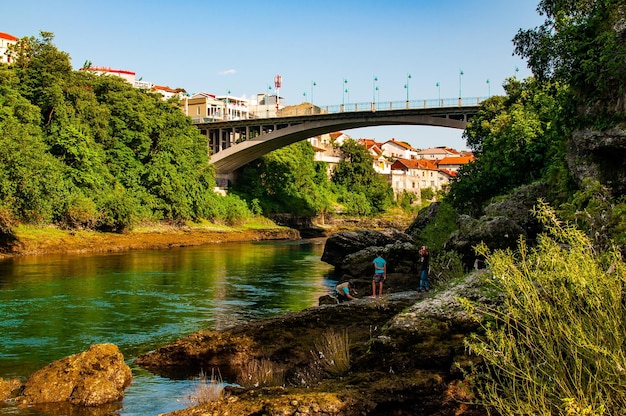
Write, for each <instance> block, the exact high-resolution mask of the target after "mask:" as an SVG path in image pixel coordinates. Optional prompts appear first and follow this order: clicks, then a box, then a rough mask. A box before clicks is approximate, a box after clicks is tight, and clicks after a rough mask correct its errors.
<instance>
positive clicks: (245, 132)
mask: <svg viewBox="0 0 626 416" xmlns="http://www.w3.org/2000/svg"><path fill="white" fill-rule="evenodd" d="M482 100H483V99H481V98H474V99H467V98H464V99H463V100H461V99H453V100H450V99H448V100H432V101H435V102H436V103H437V104H439V105H428V101H426V100H424V101H419V103H420V105H419V106H412V105H411V104H412V103H413V101H411V102H408V101H407V102H404V101H402V102H401V104H402V106H401V107H400V106H399V105H398V104H394V103H393V102H391V103H389V105H388V106H385V109H380V107H379V109H377V108H376V107H377V106H376V105H375V104H374V103H366V104H346V105H341V106H338V107H339V108H338V110H336V109H332V108H328V107H327V108H326V109H321V108H320V107H314V106H310V107H307V108H306V109H305V110H302V114H300V115H298V114H295V115H292V116H288V117H272V118H263V119H261V118H256V119H245V120H228V121H207V122H203V121H202V120H198V121H194V124H195V125H196V126H197V127H198V128H199V129H200V131H201V132H202V133H203V134H205V135H206V136H207V138H208V142H209V147H210V150H211V163H213V164H214V165H215V170H216V173H217V174H218V175H219V176H221V177H227V176H229V174H231V173H232V172H234V171H235V170H236V169H238V168H240V167H242V166H243V165H245V164H246V163H249V162H251V161H253V160H255V159H257V158H259V157H261V156H263V155H264V154H266V153H269V152H271V151H273V150H276V149H279V148H281V147H284V146H288V145H290V144H293V143H296V142H298V141H301V140H305V139H308V138H310V137H315V136H318V135H321V134H324V133H331V132H334V131H342V130H348V129H353V128H359V127H370V126H384V125H418V126H439V127H447V128H454V129H465V127H466V125H467V121H468V119H469V118H470V117H471V116H472V115H474V114H476V112H477V110H478V108H479V106H480V104H481V102H482ZM450 101H452V103H453V104H451V105H444V104H446V103H448V102H450ZM366 107H367V109H365V108H366ZM307 113H308V114H307Z"/></svg>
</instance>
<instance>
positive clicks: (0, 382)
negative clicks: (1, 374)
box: [0, 378, 22, 402]
mask: <svg viewBox="0 0 626 416" xmlns="http://www.w3.org/2000/svg"><path fill="white" fill-rule="evenodd" d="M21 387H22V383H21V382H20V381H19V380H18V379H12V380H4V379H2V378H0V402H3V401H6V400H9V399H12V398H14V397H17V395H18V394H19V391H20V388H21Z"/></svg>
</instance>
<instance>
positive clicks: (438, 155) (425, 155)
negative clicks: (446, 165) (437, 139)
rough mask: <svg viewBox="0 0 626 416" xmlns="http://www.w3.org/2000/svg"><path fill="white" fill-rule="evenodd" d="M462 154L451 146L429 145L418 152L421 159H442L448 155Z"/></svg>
mask: <svg viewBox="0 0 626 416" xmlns="http://www.w3.org/2000/svg"><path fill="white" fill-rule="evenodd" d="M456 156H460V153H459V152H458V151H456V150H455V149H451V148H449V147H429V148H428V149H424V150H420V151H419V152H417V157H418V158H419V159H428V160H441V159H444V158H447V157H456Z"/></svg>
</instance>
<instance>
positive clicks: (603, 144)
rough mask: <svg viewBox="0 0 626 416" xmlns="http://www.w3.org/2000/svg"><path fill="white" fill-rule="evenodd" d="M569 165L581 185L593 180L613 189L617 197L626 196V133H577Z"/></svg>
mask: <svg viewBox="0 0 626 416" xmlns="http://www.w3.org/2000/svg"><path fill="white" fill-rule="evenodd" d="M567 163H568V167H569V170H570V171H571V172H572V175H573V177H574V178H575V179H576V181H577V182H578V184H579V185H581V184H582V182H583V180H584V179H585V178H593V179H596V180H598V181H599V182H600V183H602V184H604V185H606V186H608V187H609V188H610V189H612V191H613V193H614V195H615V196H616V197H618V196H621V195H624V194H626V129H625V128H624V127H621V126H617V127H614V128H611V129H608V130H604V131H597V130H591V129H585V130H578V131H576V132H574V134H573V135H572V139H571V140H570V143H569V146H568V149H567Z"/></svg>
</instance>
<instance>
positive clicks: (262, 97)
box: [0, 32, 474, 201]
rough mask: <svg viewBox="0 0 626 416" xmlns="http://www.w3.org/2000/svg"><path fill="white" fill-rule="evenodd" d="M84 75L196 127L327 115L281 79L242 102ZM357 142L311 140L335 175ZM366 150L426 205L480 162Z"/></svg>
mask: <svg viewBox="0 0 626 416" xmlns="http://www.w3.org/2000/svg"><path fill="white" fill-rule="evenodd" d="M18 40H19V39H18V38H17V37H15V36H13V35H10V34H8V33H3V32H0V62H3V63H11V55H10V53H8V52H9V45H14V44H15V43H16V42H17V41H18ZM80 71H87V72H90V73H93V74H95V75H100V76H117V77H120V78H122V79H124V80H125V81H127V82H128V83H129V84H131V85H132V86H133V87H135V88H139V89H143V90H146V91H150V92H153V93H157V94H160V95H161V96H162V98H163V99H164V100H172V99H174V100H175V99H177V100H179V102H180V108H181V110H182V111H183V112H184V113H185V115H187V116H188V117H190V118H191V119H192V121H193V122H194V123H195V124H198V123H207V122H219V121H226V120H244V119H253V118H272V117H289V116H298V115H309V114H323V113H325V112H327V110H325V109H323V108H320V107H317V106H314V105H313V104H312V103H307V102H305V103H301V104H298V105H291V106H286V105H285V103H284V99H283V97H281V96H280V94H279V89H280V79H276V80H275V88H274V92H273V90H272V87H268V91H267V92H263V93H258V94H256V96H255V97H254V98H245V97H236V96H232V95H231V94H230V91H227V93H226V94H225V95H217V94H211V93H207V92H197V93H193V94H190V93H188V92H187V91H186V90H185V89H184V88H171V87H169V86H164V85H157V84H154V83H152V82H149V81H144V80H143V79H142V78H139V79H137V76H136V73H135V72H133V71H129V70H122V69H114V68H109V67H102V66H93V65H92V64H91V62H86V63H85V65H83V67H82V68H80ZM347 139H352V137H350V136H349V135H347V134H346V133H344V132H333V133H328V134H322V135H319V136H315V137H311V138H309V139H307V140H308V141H309V142H310V143H311V145H312V146H313V149H314V150H315V160H316V161H322V162H326V163H328V167H329V173H330V172H332V170H333V168H334V167H335V166H336V165H337V164H338V163H339V162H340V161H341V160H342V154H341V150H340V147H341V145H342V143H343V142H344V141H345V140H347ZM355 140H357V141H358V142H359V143H360V144H362V145H363V146H365V148H366V149H367V150H368V152H369V153H370V154H371V156H372V158H373V168H374V170H375V171H376V172H377V173H379V174H381V175H385V176H386V178H387V181H388V183H389V184H390V185H391V187H392V188H393V192H394V195H395V196H396V197H397V196H398V195H401V194H403V193H404V192H407V193H410V194H414V195H415V196H416V200H417V201H421V194H422V190H424V189H430V190H431V191H433V193H435V194H436V193H437V192H439V191H445V190H446V188H447V186H448V184H449V183H450V181H451V180H452V179H453V178H454V177H455V176H456V174H457V172H458V170H459V169H460V168H461V167H462V166H463V165H466V164H468V163H470V162H471V161H473V160H474V155H473V154H472V153H471V152H468V151H458V150H456V149H452V148H448V147H435V148H427V149H421V150H420V149H416V148H414V147H412V146H411V145H410V144H408V143H406V142H404V141H401V140H396V139H395V138H392V139H390V140H387V141H384V142H379V141H377V140H375V139H370V138H359V139H355Z"/></svg>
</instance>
